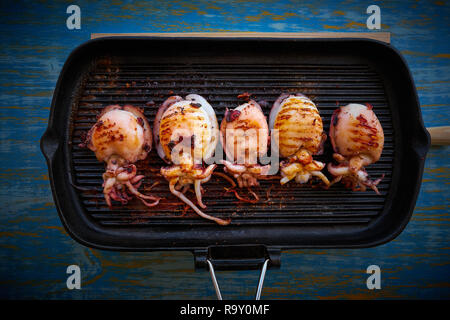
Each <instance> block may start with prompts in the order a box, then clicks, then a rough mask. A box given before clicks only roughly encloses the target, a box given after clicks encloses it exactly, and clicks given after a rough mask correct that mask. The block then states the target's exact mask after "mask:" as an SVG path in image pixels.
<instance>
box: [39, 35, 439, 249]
mask: <svg viewBox="0 0 450 320" xmlns="http://www.w3.org/2000/svg"><path fill="white" fill-rule="evenodd" d="M136 40H137V41H152V40H157V41H170V42H177V41H180V40H182V41H210V40H214V41H219V42H225V41H226V42H229V41H242V42H243V41H245V42H252V41H256V42H264V43H270V42H274V41H276V42H289V41H294V42H301V43H314V42H320V43H322V42H329V43H331V42H335V43H338V42H344V43H355V42H363V43H373V44H374V45H376V46H382V47H384V48H387V49H388V50H389V51H391V52H392V53H393V54H394V55H395V56H397V57H398V58H400V61H401V63H402V66H401V67H403V68H404V69H405V71H406V76H407V78H408V79H409V82H410V85H411V90H412V99H413V100H414V101H413V102H414V104H415V105H414V107H416V108H417V109H418V110H417V111H418V113H417V112H416V113H417V114H418V117H415V118H416V121H417V123H416V126H417V128H418V130H419V131H422V132H419V134H423V135H424V136H425V140H423V141H419V143H418V146H417V149H418V151H417V155H418V157H419V161H418V169H419V170H418V171H417V175H416V176H417V179H416V180H417V181H418V182H417V184H416V185H415V189H414V191H413V194H412V198H411V202H410V206H409V207H410V208H408V212H409V213H408V214H406V215H405V217H404V219H403V220H402V223H401V224H399V225H398V226H397V228H396V229H395V230H394V231H393V232H390V233H389V234H386V235H385V236H384V237H379V238H378V239H377V240H376V241H368V242H365V243H364V242H361V243H352V244H346V245H328V244H327V245H321V244H302V245H296V244H294V245H289V244H284V245H273V244H270V243H263V244H267V245H268V246H276V247H280V248H282V249H294V248H295V249H298V248H362V247H373V246H377V245H380V244H383V243H386V242H388V241H390V240H392V239H394V238H395V237H397V236H398V235H399V234H400V233H401V231H402V230H403V229H404V228H405V227H406V225H407V223H408V221H409V220H410V217H411V215H412V212H413V208H414V205H415V202H416V199H417V196H418V193H419V191H420V182H421V177H422V174H423V167H424V158H425V155H426V152H427V150H428V148H429V143H430V142H429V140H430V138H429V134H428V132H427V131H426V130H425V127H424V124H423V120H422V117H421V113H420V108H419V103H418V97H417V92H416V90H415V86H414V83H413V80H412V76H411V73H410V71H409V68H408V66H407V64H406V61H405V60H404V58H403V57H402V56H401V54H400V53H399V52H398V51H397V49H395V48H393V47H392V46H390V45H387V44H386V43H383V42H380V41H377V40H372V39H362V38H346V39H334V38H320V39H296V38H292V39H286V38H284V39H278V38H258V37H255V38H221V39H217V38H213V37H192V38H191V37H189V38H184V37H183V38H182V39H178V38H162V37H148V36H142V37H107V38H98V39H93V40H89V41H87V42H85V43H83V44H81V45H80V46H78V47H77V48H75V49H74V50H73V51H72V53H71V54H70V55H69V57H68V59H67V60H66V62H65V64H64V66H63V69H62V71H61V73H60V76H59V78H58V81H57V84H56V87H55V91H54V95H53V99H52V105H51V111H50V117H49V123H48V128H47V130H46V132H45V133H44V135H43V137H42V139H41V150H42V152H43V153H44V156H45V158H46V161H47V165H48V168H49V177H50V184H51V188H52V194H53V198H54V201H55V204H56V207H57V211H58V214H59V216H60V218H61V221H62V223H63V225H64V228H65V229H66V231H67V232H68V233H69V235H71V236H72V238H74V239H75V240H76V241H78V242H79V243H81V244H83V245H86V246H88V247H93V248H97V249H104V250H117V251H154V250H193V249H196V248H204V247H205V246H207V245H208V243H201V244H198V245H188V246H182V245H175V246H171V245H162V246H155V245H152V246H150V247H146V246H142V247H136V246H128V245H123V246H120V245H117V244H116V245H108V244H107V243H105V242H102V241H98V239H96V237H94V239H90V237H87V236H86V232H85V231H86V230H84V232H83V230H79V229H77V227H74V226H73V224H72V223H71V221H68V219H66V216H65V214H64V212H63V208H62V207H63V205H62V203H61V201H59V195H58V192H57V190H56V183H55V181H57V179H58V178H59V180H61V178H62V177H60V176H59V177H58V176H55V172H54V171H55V170H54V166H55V164H56V162H57V161H55V157H56V156H58V155H59V156H61V152H62V149H66V148H67V143H65V144H64V140H65V139H64V138H63V141H60V138H61V136H64V135H58V134H57V132H55V131H57V129H55V126H56V124H55V113H56V111H55V110H56V104H57V100H58V97H59V95H60V94H61V86H62V83H63V81H64V76H65V75H66V73H67V70H68V69H69V68H70V67H71V65H72V62H73V60H74V59H77V58H78V56H79V55H81V53H84V51H87V50H88V49H89V48H90V47H92V46H93V45H98V44H102V43H104V42H110V41H114V42H118V41H136ZM66 138H67V137H66ZM55 140H56V141H55ZM66 141H67V140H66ZM65 156H66V155H64V154H63V158H65ZM420 158H422V159H420ZM67 176H68V177H69V176H70V174H68V173H67ZM72 189H73V188H72ZM71 191H72V193H74V189H73V190H71ZM78 209H80V208H78ZM80 218H83V219H85V221H84V222H85V223H89V221H87V220H86V217H80ZM226 228H229V229H233V228H237V229H238V230H239V229H240V228H242V226H229V227H226ZM272 228H273V226H270V227H264V228H260V229H269V230H271V229H272ZM88 229H89V232H91V233H92V232H93V233H96V232H99V233H100V234H102V233H105V231H107V230H105V228H104V227H101V226H93V225H90V226H89V228H88ZM138 229H139V230H142V229H143V228H138ZM188 229H189V227H188ZM201 229H204V230H208V229H211V230H210V231H209V232H216V231H217V228H216V227H215V226H214V227H211V226H208V227H205V228H203V227H202V228H201ZM80 231H81V232H80ZM230 231H232V230H230ZM128 232H130V233H132V232H134V231H133V230H132V229H129V230H128ZM206 232H208V231H206ZM113 236H114V235H113ZM248 243H253V242H242V244H248ZM222 244H226V242H224V243H222ZM230 244H236V243H234V242H233V243H230Z"/></svg>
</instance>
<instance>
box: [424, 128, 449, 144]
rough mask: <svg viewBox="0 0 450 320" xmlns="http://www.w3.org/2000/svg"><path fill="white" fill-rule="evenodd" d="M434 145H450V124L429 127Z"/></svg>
mask: <svg viewBox="0 0 450 320" xmlns="http://www.w3.org/2000/svg"><path fill="white" fill-rule="evenodd" d="M427 130H428V132H429V133H430V136H431V144H432V145H450V126H445V127H433V128H427Z"/></svg>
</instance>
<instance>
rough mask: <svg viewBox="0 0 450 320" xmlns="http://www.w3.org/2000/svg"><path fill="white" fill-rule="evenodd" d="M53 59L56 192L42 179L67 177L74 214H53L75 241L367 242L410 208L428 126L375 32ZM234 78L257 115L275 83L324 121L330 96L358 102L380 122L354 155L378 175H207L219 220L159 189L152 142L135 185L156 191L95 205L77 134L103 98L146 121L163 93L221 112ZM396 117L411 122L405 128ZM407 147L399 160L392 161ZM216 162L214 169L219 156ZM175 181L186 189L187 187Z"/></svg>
mask: <svg viewBox="0 0 450 320" xmlns="http://www.w3.org/2000/svg"><path fill="white" fill-rule="evenodd" d="M74 68H77V70H76V71H74V72H76V73H75V74H74V73H72V74H71V76H68V73H69V72H68V71H67V69H73V70H75V69H74ZM64 69H65V70H63V71H62V73H61V79H60V80H59V86H60V88H59V90H58V88H57V90H56V91H55V98H54V101H53V107H52V113H57V111H60V112H61V113H63V112H66V115H70V116H69V117H66V118H64V117H63V116H61V117H60V119H59V125H60V127H61V129H62V136H58V137H57V138H56V139H57V140H58V141H59V142H60V144H59V146H60V148H59V153H61V156H62V159H63V161H62V163H58V166H59V167H61V168H60V171H59V172H61V173H56V172H55V173H54V174H53V175H52V178H51V179H52V185H53V187H54V189H53V191H54V193H55V197H56V198H59V199H60V197H61V196H58V194H57V193H58V190H55V189H56V186H55V184H60V183H63V184H64V183H65V184H66V186H67V187H68V188H69V189H70V191H71V192H70V193H66V194H64V195H63V197H64V198H68V199H69V200H70V202H71V203H76V204H77V205H76V208H72V209H73V210H75V211H76V212H75V213H74V214H75V217H76V215H78V218H72V217H70V215H69V214H67V215H66V213H65V211H64V209H62V208H60V207H59V212H60V215H61V216H62V218H63V221H65V225H66V227H68V229H69V231H70V232H71V234H72V235H73V236H74V237H75V238H77V239H78V240H79V241H81V242H83V243H85V244H87V245H91V246H94V247H101V248H106V249H127V250H148V249H156V248H172V249H174V248H190V249H193V248H199V247H201V248H203V247H207V246H209V245H225V244H230V245H232V244H262V245H267V246H277V247H286V248H287V247H311V246H325V247H343V246H345V247H349V246H370V245H374V244H375V243H378V242H384V241H387V240H388V238H392V237H393V236H394V235H395V234H397V233H398V232H400V231H401V229H402V228H403V227H404V225H405V224H406V223H407V221H408V220H409V216H410V214H411V211H412V208H413V207H414V203H415V198H416V195H417V191H418V185H419V184H420V179H421V172H422V167H423V157H424V155H425V153H426V150H427V148H428V136H427V134H426V133H425V132H424V129H423V125H422V123H421V117H420V110H419V107H418V104H417V97H416V93H415V90H414V86H413V84H412V80H411V78H410V75H409V72H408V70H407V68H406V66H405V65H404V62H403V60H402V59H401V57H399V56H398V54H397V53H396V52H395V51H394V50H393V49H392V48H390V47H389V46H387V45H384V44H381V43H379V42H376V41H369V40H355V39H353V40H351V39H350V40H348V39H346V40H340V41H337V40H320V41H314V40H300V41H299V40H296V41H294V40H274V39H272V40H270V39H269V40H267V39H265V40H257V39H253V40H249V39H246V40H238V39H235V40H223V39H221V40H217V39H216V40H212V39H209V40H207V39H183V40H180V39H175V40H174V39H149V38H143V39H117V38H111V39H100V40H95V41H91V42H89V43H88V44H86V45H84V46H82V47H80V48H79V49H77V50H76V51H75V52H74V53H73V54H72V56H71V57H70V58H69V60H68V62H67V63H66V66H65V68H64ZM69 78H70V79H69ZM396 78H400V79H396ZM243 92H248V93H251V94H252V98H253V99H255V100H256V101H262V103H261V106H262V108H263V111H264V114H265V115H266V116H268V115H269V112H270V108H271V106H272V104H273V102H274V101H275V99H276V98H277V97H278V96H279V95H280V94H281V93H284V92H292V93H296V92H300V93H303V94H305V95H307V96H308V97H309V98H311V99H312V101H313V102H314V103H315V104H316V105H317V107H318V109H319V111H320V114H321V116H322V119H323V123H324V129H325V131H326V132H327V133H328V131H329V125H330V118H331V114H332V112H333V111H334V110H335V109H336V108H337V107H338V106H339V105H346V104H348V103H352V102H354V103H363V104H364V103H370V104H371V105H372V106H373V107H374V111H375V113H376V114H377V116H378V118H379V120H380V122H381V124H382V126H383V129H384V134H385V145H384V149H383V153H382V156H381V158H380V160H379V161H378V162H377V163H375V164H372V165H370V166H368V167H367V172H368V173H369V175H370V176H371V177H372V178H378V177H379V176H381V175H382V174H384V175H385V176H384V179H383V180H382V182H381V183H380V184H379V186H378V189H379V191H380V195H377V194H376V193H375V192H373V191H372V190H370V189H369V191H366V192H353V191H351V190H348V189H345V188H344V187H343V186H342V185H341V184H337V185H334V186H332V187H331V188H330V189H329V190H323V189H321V188H317V187H309V186H300V185H298V184H296V183H295V182H290V183H288V184H287V185H284V186H281V185H280V184H279V182H278V181H276V180H274V181H270V180H269V181H261V186H260V187H259V188H254V191H255V192H256V193H257V194H258V195H259V197H260V199H261V200H260V202H259V203H257V204H250V203H244V202H240V201H238V200H237V199H236V198H235V197H234V195H233V194H232V193H227V192H226V191H225V189H224V187H226V186H228V182H226V181H224V180H223V179H222V178H219V177H216V176H214V177H213V178H212V179H211V180H210V182H208V183H206V184H204V188H205V190H206V192H205V194H204V197H203V199H204V203H205V204H206V205H207V206H208V208H207V209H206V210H205V212H206V213H208V214H211V215H215V216H218V217H222V218H227V217H231V218H232V224H231V225H230V226H227V227H220V226H216V225H215V224H214V223H211V222H210V221H207V220H204V219H202V218H200V217H198V216H197V215H196V214H195V213H194V212H193V211H192V210H191V209H190V208H189V209H188V208H187V207H186V205H185V204H184V203H182V202H181V201H180V200H179V199H178V198H176V197H175V196H173V195H172V194H171V193H170V191H169V188H168V183H167V182H166V181H165V179H164V178H163V177H161V175H160V174H159V168H160V167H161V166H165V165H166V164H164V162H163V161H162V160H161V159H160V158H159V157H158V155H157V154H156V151H155V150H154V149H153V150H152V152H151V153H150V154H149V156H148V158H147V159H146V160H143V161H140V162H138V163H137V168H138V172H139V173H140V174H144V175H145V176H146V179H145V180H144V183H143V185H142V186H141V188H140V190H141V191H142V192H144V193H145V192H146V190H148V189H149V188H150V186H151V185H152V184H153V183H154V182H159V184H158V185H157V186H156V187H154V188H153V189H152V190H151V191H148V192H151V193H152V194H156V195H159V196H161V197H163V198H164V199H163V200H162V201H161V202H160V205H159V206H157V207H155V208H151V209H148V208H147V207H145V206H143V205H142V204H141V202H140V201H139V200H137V199H134V200H132V201H130V202H129V203H128V204H127V205H125V206H122V205H120V204H119V203H114V206H113V208H112V209H110V208H108V207H107V205H106V203H105V200H104V197H103V193H102V187H101V184H102V173H103V172H104V168H105V167H104V164H103V163H100V162H98V161H97V159H96V158H95V155H94V153H93V152H91V151H90V150H88V149H83V148H80V147H79V144H80V142H81V141H82V137H83V135H84V134H85V133H86V132H87V131H88V130H89V129H90V128H91V127H92V125H93V124H94V123H95V122H96V116H97V115H98V114H99V112H100V111H101V110H102V109H103V108H104V107H106V106H108V105H111V104H119V105H124V104H131V105H133V106H137V107H140V108H142V109H143V110H144V113H145V115H146V117H147V119H148V120H149V122H150V123H151V125H153V120H154V117H155V114H156V112H157V109H158V106H159V105H160V104H161V103H162V102H163V101H164V100H165V99H166V98H167V97H169V96H171V95H180V96H183V97H184V96H186V95H188V94H190V93H196V94H200V95H202V96H203V97H205V98H206V99H207V100H208V101H209V102H210V103H211V105H212V106H213V107H214V109H215V111H216V115H217V117H218V121H219V123H220V121H221V120H222V117H223V115H224V113H225V108H226V107H228V108H234V107H236V106H238V105H239V104H241V103H243V101H242V100H240V99H238V98H237V96H238V95H239V94H241V93H243ZM62 96H64V98H62ZM264 102H265V103H264ZM56 108H57V109H58V110H53V109H56ZM402 108H405V109H408V110H409V111H408V113H409V116H406V115H402V116H400V110H401V109H402ZM414 115H415V117H414ZM55 117H56V114H55ZM51 122H52V119H50V125H49V131H50V132H56V129H52V130H51V127H52V124H51ZM408 127H409V128H417V129H416V130H415V131H410V130H407V128H408ZM44 138H45V137H44ZM43 141H44V139H43ZM44 144H45V143H44V142H43V145H44ZM43 149H45V147H43ZM407 152H410V153H411V156H410V157H409V158H408V159H411V160H410V161H408V162H404V160H402V159H405V158H404V157H405V154H406V153H407ZM44 153H45V150H44ZM56 153H58V152H56ZM332 153H333V150H332V148H331V144H330V142H329V141H327V143H326V145H325V152H324V154H323V155H322V156H318V157H316V159H318V160H320V161H324V162H330V161H332V157H331V156H332ZM49 162H52V161H49ZM53 164H54V163H50V166H52V165H53ZM216 171H220V172H223V171H222V166H219V168H218V169H216ZM325 173H326V174H327V175H328V176H329V177H330V175H329V174H328V173H327V172H326V171H325ZM408 180H409V181H410V183H407V181H408ZM411 181H412V182H411ZM67 183H68V184H69V185H67ZM74 186H76V187H74ZM408 190H409V191H408ZM242 193H243V194H245V191H243V192H242ZM187 195H188V197H190V198H192V199H194V198H195V196H194V194H193V193H188V194H187ZM401 198H403V199H407V200H406V201H405V200H403V201H404V202H403V206H398V204H397V205H396V201H399V199H401ZM395 207H397V208H395ZM186 209H187V210H186ZM67 217H68V218H67ZM80 217H82V218H81V219H80ZM73 219H75V220H73ZM69 220H72V222H71V221H69ZM83 224H84V225H83ZM71 225H75V227H74V228H73V227H71ZM72 229H77V230H78V231H72ZM80 232H81V234H80ZM74 233H77V235H75V234H74ZM158 237H159V238H158Z"/></svg>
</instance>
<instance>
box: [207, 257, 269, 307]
mask: <svg viewBox="0 0 450 320" xmlns="http://www.w3.org/2000/svg"><path fill="white" fill-rule="evenodd" d="M206 262H207V263H208V266H209V273H210V274H211V280H212V282H213V285H214V289H215V290H216V295H217V299H218V300H223V299H222V293H221V292H220V287H219V283H218V282H217V278H216V273H215V272H214V266H213V264H212V263H211V261H209V260H206ZM268 263H269V259H266V261H264V264H263V266H262V269H261V274H260V276H259V281H258V287H257V288H256V295H255V300H260V298H261V292H262V287H263V284H264V279H265V277H266V271H267V265H268Z"/></svg>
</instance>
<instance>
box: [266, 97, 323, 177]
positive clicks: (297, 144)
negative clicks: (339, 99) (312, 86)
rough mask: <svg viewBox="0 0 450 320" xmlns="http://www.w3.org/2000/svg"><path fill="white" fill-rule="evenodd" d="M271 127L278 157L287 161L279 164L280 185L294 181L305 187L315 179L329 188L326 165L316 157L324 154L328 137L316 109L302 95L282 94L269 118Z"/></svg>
mask: <svg viewBox="0 0 450 320" xmlns="http://www.w3.org/2000/svg"><path fill="white" fill-rule="evenodd" d="M269 126H270V129H271V130H273V134H274V137H275V139H274V140H275V141H274V142H273V143H278V150H279V155H280V157H281V158H286V160H285V161H282V162H281V163H280V173H281V180H280V183H281V184H285V183H287V182H289V181H290V180H292V179H295V181H296V182H297V183H302V184H303V183H306V182H308V181H309V180H310V179H311V177H312V176H315V177H318V178H320V179H321V180H322V181H323V182H324V183H325V185H329V184H330V182H329V181H328V179H327V177H326V176H325V175H324V174H323V173H322V172H321V170H322V169H323V168H324V167H325V164H324V163H322V162H320V161H317V160H314V159H313V155H317V154H321V153H322V152H323V144H324V142H325V140H326V134H325V133H324V132H323V124H322V118H321V117H320V114H319V111H318V110H317V107H316V105H315V104H314V103H313V102H312V101H311V100H310V99H308V98H307V97H306V96H304V95H302V94H295V95H293V94H282V95H281V96H280V97H279V98H278V99H277V100H276V101H275V103H274V105H273V107H272V110H271V111H270V115H269Z"/></svg>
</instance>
